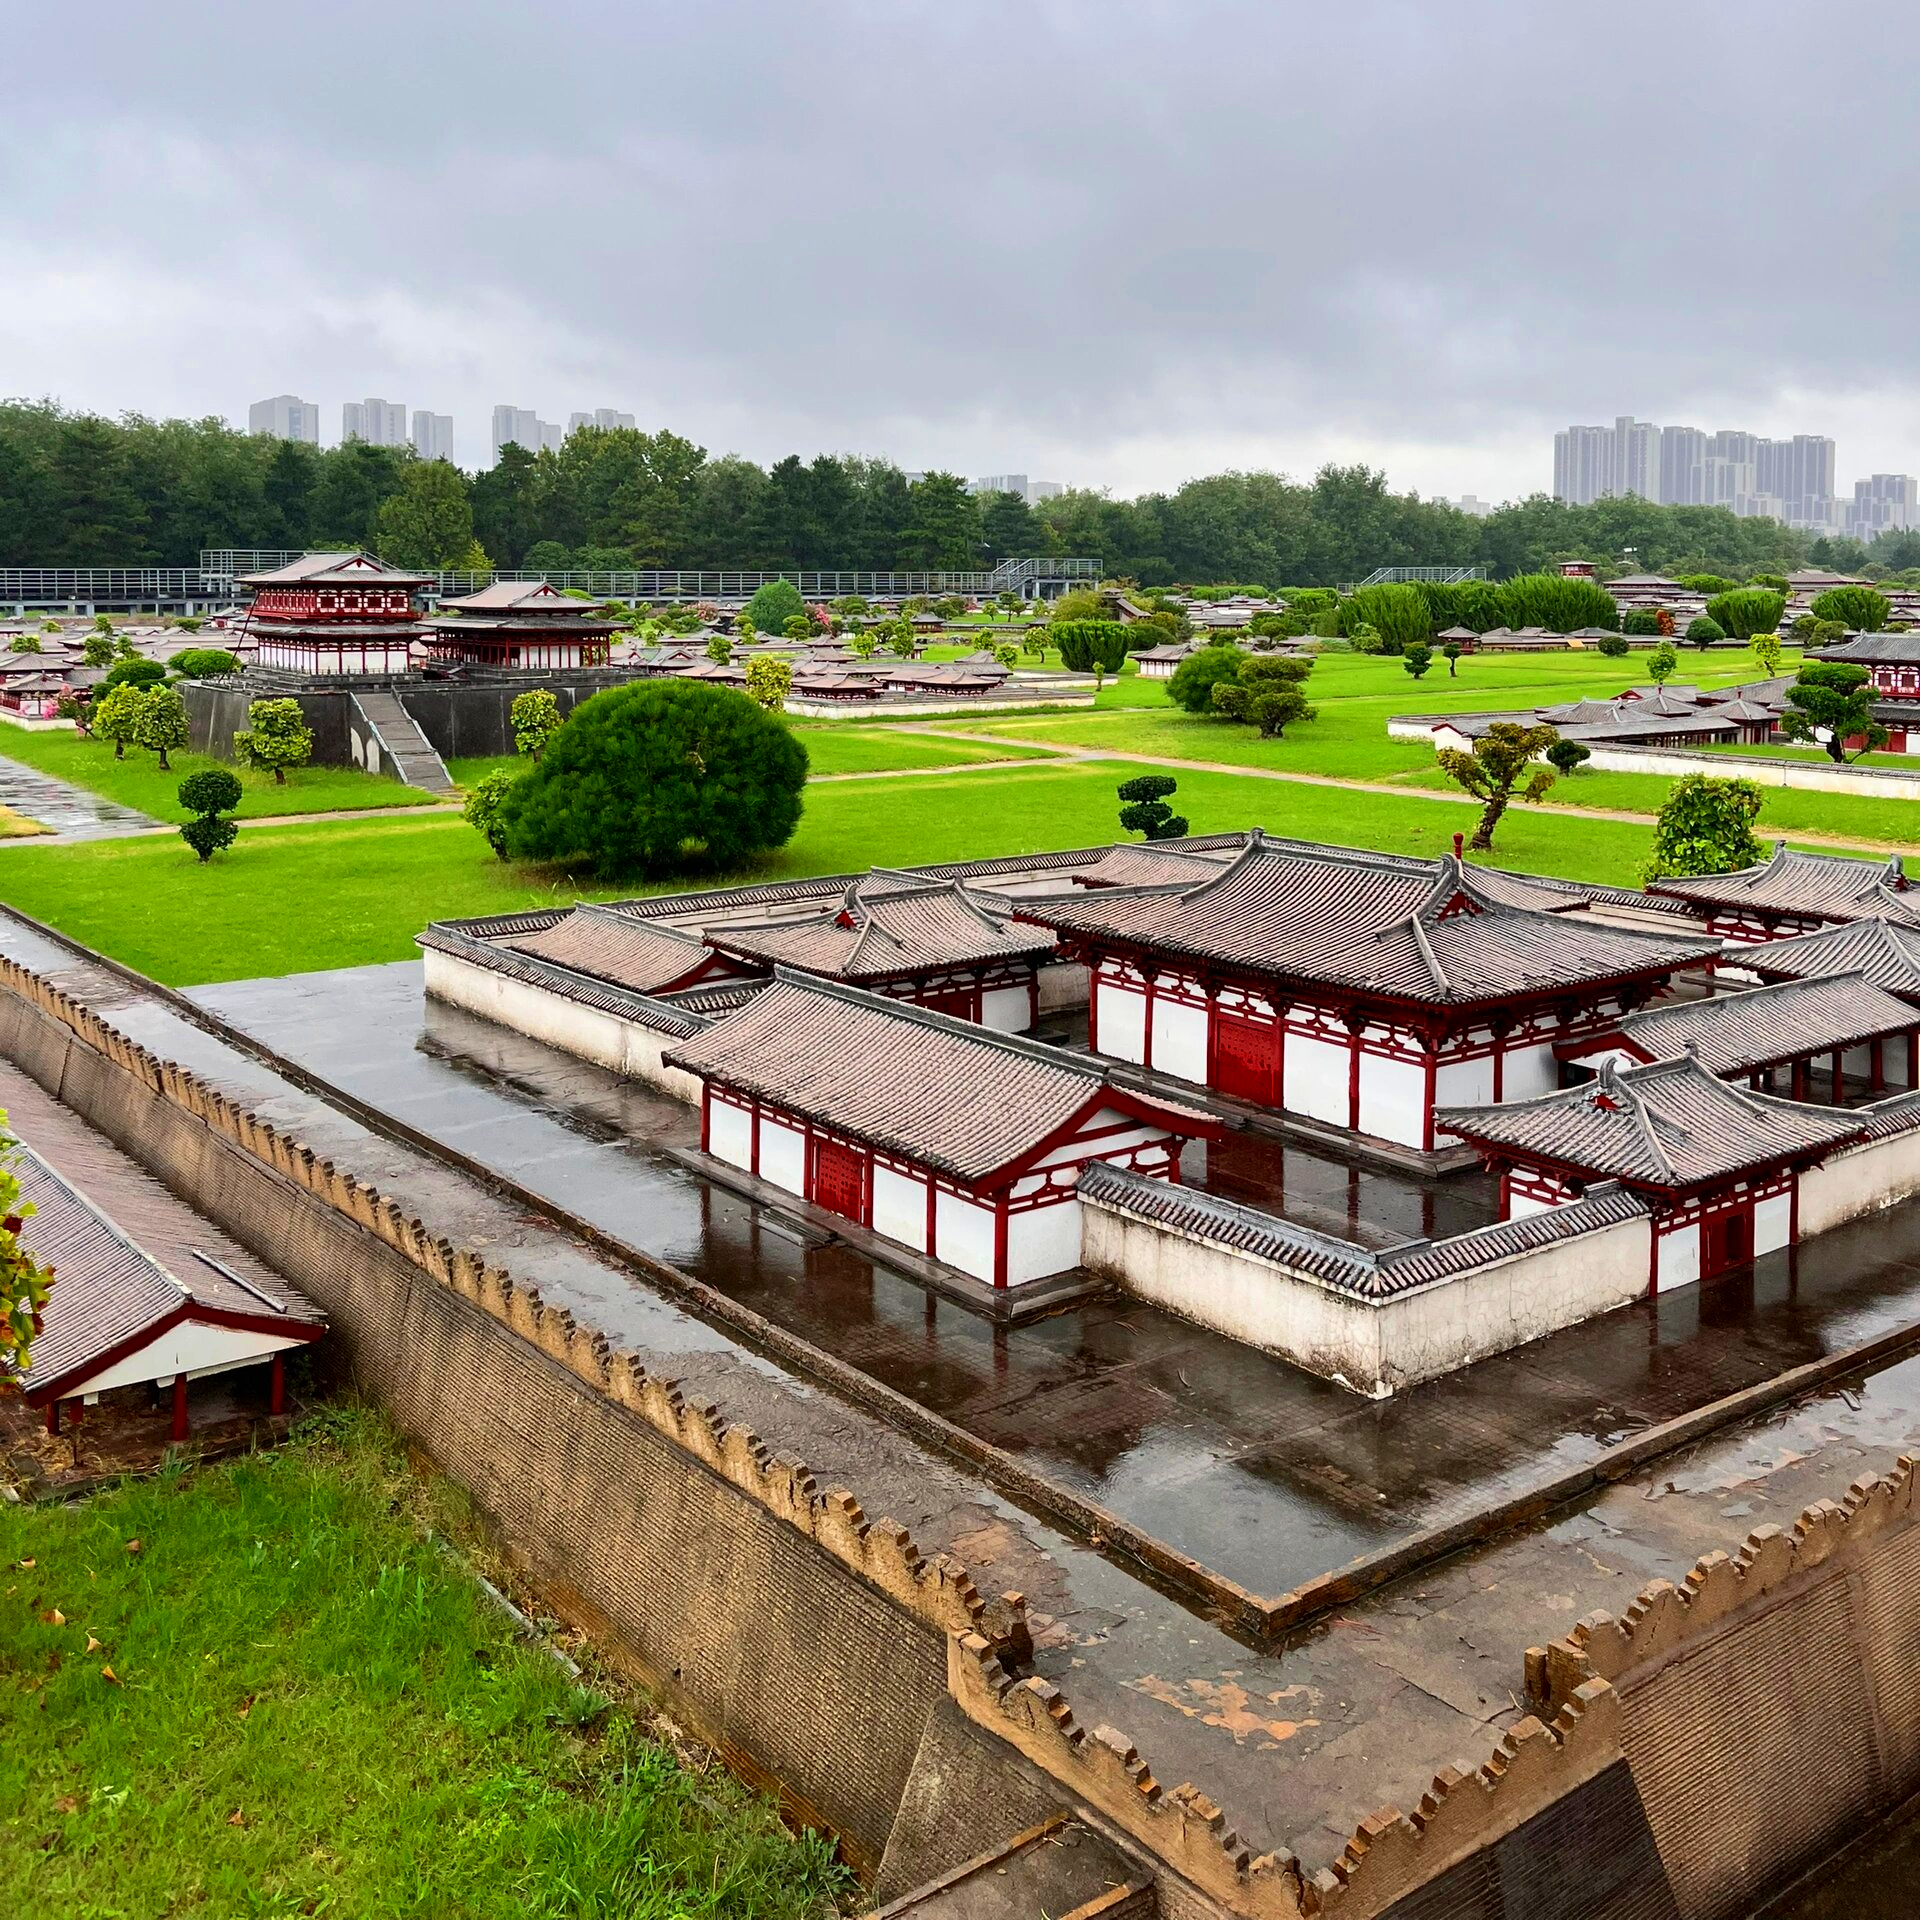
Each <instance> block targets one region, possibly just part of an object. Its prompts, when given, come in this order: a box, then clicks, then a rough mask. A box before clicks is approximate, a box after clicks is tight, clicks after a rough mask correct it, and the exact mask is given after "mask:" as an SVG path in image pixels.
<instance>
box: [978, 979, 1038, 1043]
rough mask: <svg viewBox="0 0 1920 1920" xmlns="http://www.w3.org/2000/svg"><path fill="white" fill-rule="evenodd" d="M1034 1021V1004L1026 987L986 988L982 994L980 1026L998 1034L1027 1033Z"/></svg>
mask: <svg viewBox="0 0 1920 1920" xmlns="http://www.w3.org/2000/svg"><path fill="white" fill-rule="evenodd" d="M1032 1020H1033V1002H1032V1000H1031V999H1030V998H1029V996H1028V994H1027V990H1026V988H1025V987H986V988H983V989H982V990H981V994H980V1024H981V1025H982V1026H983V1027H992V1028H993V1029H994V1031H995V1032H997V1033H1025V1032H1026V1030H1027V1028H1028V1027H1029V1026H1030V1025H1031V1024H1032Z"/></svg>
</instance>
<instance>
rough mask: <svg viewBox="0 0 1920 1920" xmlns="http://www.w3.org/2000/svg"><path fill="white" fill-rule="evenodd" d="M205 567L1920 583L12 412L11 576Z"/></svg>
mask: <svg viewBox="0 0 1920 1920" xmlns="http://www.w3.org/2000/svg"><path fill="white" fill-rule="evenodd" d="M205 547H241V548H309V549H310V548H326V547H366V548H370V549H372V550H375V551H378V552H380V553H382V554H384V555H386V556H387V557H388V558H390V559H393V560H396V561H399V562H401V563H403V564H406V565H413V566H458V565H462V564H467V565H483V564H488V563H491V564H494V565H498V566H513V567H528V566H532V567H544V568H547V569H549V570H559V569H561V568H565V567H569V566H572V567H576V568H616V567H632V566H644V567H653V566H661V567H763V568H782V567H789V568H793V567H798V568H827V567H857V568H893V567H940V568H956V567H975V566H980V565H991V564H992V563H993V562H995V561H997V560H1001V559H1005V558H1008V557H1010V556H1012V557H1018V556H1023V555H1026V554H1049V553H1050V554H1097V555H1099V556H1100V558H1101V560H1102V562H1103V564H1104V566H1105V569H1106V571H1107V573H1108V574H1109V575H1110V576H1113V577H1115V578H1122V579H1130V580H1134V581H1137V582H1139V583H1140V584H1141V585H1142V586H1166V585H1171V584H1173V583H1176V582H1184V583H1190V584H1196V585H1198V584H1208V583H1215V584H1220V583H1226V584H1240V585H1246V586H1257V587H1267V588H1272V587H1287V586H1294V587H1307V586H1335V585H1339V584H1341V583H1343V582H1347V581H1354V580H1360V579H1364V578H1365V577H1366V575H1367V574H1369V573H1370V572H1372V571H1373V569H1374V568H1376V567H1383V566H1436V565H1460V566H1472V565H1475V564H1479V565H1481V566H1484V567H1485V568H1486V569H1487V571H1488V572H1489V573H1490V574H1491V575H1492V576H1493V577H1494V578H1495V579H1500V580H1505V579H1508V578H1510V577H1512V576H1514V575H1516V574H1529V573H1536V572H1540V571H1543V570H1547V569H1550V568H1551V567H1552V566H1553V565H1554V564H1555V563H1556V562H1558V561H1561V560H1571V559H1580V560H1589V561H1592V562H1593V563H1594V564H1595V565H1596V566H1598V567H1600V568H1602V569H1604V570H1606V571H1608V572H1613V573H1617V572H1621V571H1626V570H1637V571H1646V572H1658V573H1665V574H1669V575H1680V574H1714V575H1718V576H1722V577H1723V578H1725V579H1726V580H1727V581H1728V582H1730V583H1741V582H1745V581H1747V580H1749V579H1750V578H1751V577H1752V576H1753V575H1755V574H1784V573H1786V572H1787V571H1789V570H1790V569H1792V568H1794V567H1798V566H1805V565H1808V564H1812V565H1825V566H1834V567H1841V568H1845V569H1848V570H1859V569H1863V568H1864V569H1865V570H1867V571H1869V572H1873V573H1882V572H1885V573H1896V572H1899V571H1902V570H1905V569H1909V568H1914V567H1920V533H1916V534H1890V535H1885V536H1883V537H1882V538H1881V539H1880V540H1878V541H1876V542H1875V543H1874V545H1873V547H1872V548H1871V549H1868V548H1865V547H1862V546H1861V545H1860V544H1859V543H1858V542H1857V541H1851V540H1840V539H1828V538H1818V539H1816V538H1812V537H1810V536H1808V535H1806V534H1804V533H1798V532H1795V531H1793V530H1792V529H1790V528H1787V527H1784V526H1781V525H1780V524H1779V523H1778V522H1776V521H1772V520H1742V519H1736V518H1735V517H1734V515H1733V514H1731V513H1730V512H1728V511H1727V510H1726V509H1725V508H1721V507H1662V506H1655V505H1652V504H1650V503H1649V502H1646V501H1642V500H1637V499H1618V500H1602V501H1598V502H1596V503H1595V504H1594V505H1592V506H1585V507H1574V506H1568V505H1567V504H1566V503H1565V502H1563V501H1557V500H1551V499H1548V498H1547V497H1545V496H1544V495H1538V494H1536V495H1534V496H1533V497H1532V498H1530V499H1526V500H1522V501H1519V502H1517V503H1515V504H1513V505H1511V506H1506V507H1502V508H1500V509H1499V510H1498V511H1497V512H1495V513H1492V514H1489V515H1487V516H1485V517H1483V518H1476V517H1474V516H1472V515H1469V514H1464V513H1461V512H1459V511H1458V510H1457V509H1456V508H1454V507H1451V506H1449V505H1447V504H1445V503H1444V502H1441V501H1437V500H1423V499H1421V498H1420V497H1419V496H1418V495H1417V494H1412V493H1394V492H1391V491H1389V489H1388V487H1387V484H1386V479H1385V476H1384V475H1383V474H1381V473H1379V472H1376V471H1374V470H1372V469H1369V468H1366V467H1361V466H1353V467H1332V466H1330V467H1326V468H1323V469H1322V470H1321V471H1320V472H1319V473H1318V474H1317V475H1316V476H1315V477H1314V478H1313V479H1312V480H1311V481H1308V482H1304V483H1303V482H1297V481H1293V480H1289V479H1285V478H1283V477H1281V476H1280V475H1278V474H1271V473H1221V474H1214V475H1211V476H1209V477H1208V478H1205V479H1200V480H1190V481H1188V482H1187V483H1186V484H1185V485H1183V486H1181V487H1179V488H1178V489H1177V490H1175V491H1174V492H1171V493H1148V494H1142V495H1140V496H1139V497H1138V498H1137V499H1133V500H1116V499H1112V498H1110V497H1108V496H1107V495H1106V494H1103V493H1093V492H1084V491H1075V492H1069V493H1065V494H1063V495H1061V496H1060V497H1059V498H1057V499H1053V500H1047V501H1043V502H1042V503H1041V504H1040V505H1039V506H1038V507H1034V508H1030V507H1028V506H1027V504H1026V503H1025V501H1023V500H1022V499H1021V498H1020V496H1019V495H1017V494H1011V493H993V494H986V495H981V496H974V495H970V494H969V493H968V492H967V491H966V488H965V485H964V483H963V482H962V481H961V480H960V479H959V477H958V476H956V475H953V474H943V473H929V474H927V475H925V476H924V477H923V478H922V479H920V480H918V481H916V482H913V483H909V482H908V480H907V477H906V475H905V474H904V473H902V472H901V471H900V469H899V468H898V467H896V466H894V465H893V464H892V463H891V462H890V461H886V460H874V459H865V458H862V457H859V456H853V455H839V454H819V455H816V456H815V457H814V458H812V459H811V460H803V459H802V458H801V457H800V456H799V455H798V454H790V455H788V456H787V458H786V459H784V460H781V461H778V462H777V463H775V464H774V465H773V466H772V467H770V468H765V467H760V466H757V465H755V464H754V463H753V462H752V461H750V460H742V459H739V458H737V457H735V456H733V455H727V456H724V457H721V458H713V457H710V456H709V455H708V453H707V452H706V450H705V449H704V448H702V447H698V446H695V445H694V444H693V442H692V441H690V440H685V439H682V438H681V437H680V436H679V435H678V434H675V433H670V432H665V431H663V432H659V433H644V432H639V431H636V430H633V429H630V428H616V429H611V430H607V429H600V428H582V429H581V430H580V431H578V432H576V433H573V434H570V435H569V436H568V438H567V440H566V441H565V443H564V444H563V445H562V446H560V447H559V448H557V449H552V448H549V449H543V450H541V451H540V452H538V453H531V452H528V451H526V450H525V449H523V448H520V447H509V448H507V449H506V450H505V451H504V453H503V455H502V457H501V460H500V462H499V464H498V465H497V466H495V467H493V468H491V469H490V470H488V471H486V472H483V473H479V474H472V475H469V474H465V473H462V472H460V471H459V470H458V469H456V468H454V467H451V466H449V465H448V464H447V463H446V462H444V461H421V460H417V459H415V458H414V456H413V454H412V453H411V452H410V451H409V450H407V449H405V448H391V447H371V446H366V445H364V444H361V443H358V442H351V443H349V444H347V445H345V446H341V447H333V448H326V449H321V448H318V447H311V446H306V445H303V444H301V443H298V442H293V441H283V440H273V439H266V438H255V437H253V436H252V435H250V434H246V433H240V432H236V431H235V430H234V429H233V428H231V427H228V426H226V425H225V424H224V423H222V422H221V421H218V420H197V421H188V420H147V419H142V418H140V417H138V416H128V417H127V418H125V419H122V420H118V421H113V420H105V419H101V418H99V417H97V416H94V415H90V414H79V413H70V412H68V411H66V410H65V409H63V408H61V407H59V406H57V405H54V404H52V403H50V402H40V403H33V402H27V401H11V402H4V403H0V565H6V566H20V565H51V566H112V565H130V564H131V565H139V564H148V565H171V566H184V565H190V564H191V563H192V562H193V560H194V559H195V558H196V557H197V555H198V554H199V552H200V551H201V549H202V548H205Z"/></svg>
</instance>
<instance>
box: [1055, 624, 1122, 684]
mask: <svg viewBox="0 0 1920 1920" xmlns="http://www.w3.org/2000/svg"><path fill="white" fill-rule="evenodd" d="M1047 638H1048V639H1049V640H1051V641H1052V642H1053V644H1054V645H1055V646H1056V647H1058V648H1059V649H1060V662H1061V664H1062V665H1063V666H1064V667H1066V668H1067V669H1068V670H1069V671H1070V672H1073V673H1091V672H1092V671H1093V670H1094V669H1095V668H1096V667H1098V668H1100V669H1101V670H1102V671H1103V672H1106V673H1118V672H1119V671H1120V667H1121V663H1122V662H1123V661H1124V660H1125V659H1126V657H1127V630H1126V628H1125V627H1123V626H1122V625H1121V624H1120V622H1119V621H1118V620H1058V619H1056V620H1054V621H1053V622H1051V623H1050V624H1049V626H1048V628H1047Z"/></svg>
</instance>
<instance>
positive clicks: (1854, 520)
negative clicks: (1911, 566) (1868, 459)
mask: <svg viewBox="0 0 1920 1920" xmlns="http://www.w3.org/2000/svg"><path fill="white" fill-rule="evenodd" d="M1913 527H1920V483H1916V482H1915V480H1914V477H1913V475H1912V474H1910V473H1876V474H1873V475H1872V476H1870V477H1869V478H1868V479H1865V480H1856V481H1855V482H1854V483H1853V503H1852V505H1851V506H1849V507H1848V508H1847V531H1848V532H1849V533H1850V534H1852V536H1853V537H1854V538H1855V539H1856V540H1877V539H1878V538H1879V537H1880V535H1881V534H1883V533H1904V532H1906V531H1907V530H1908V529H1910V528H1913Z"/></svg>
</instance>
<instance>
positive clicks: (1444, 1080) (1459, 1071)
mask: <svg viewBox="0 0 1920 1920" xmlns="http://www.w3.org/2000/svg"><path fill="white" fill-rule="evenodd" d="M1433 1086H1434V1093H1433V1097H1434V1102H1435V1104H1436V1105H1438V1106H1442V1107H1490V1106H1491V1105H1492V1104H1493V1062H1492V1061H1491V1060H1442V1061H1441V1062H1440V1065H1439V1069H1438V1071H1437V1072H1436V1073H1435V1074H1434V1077H1433ZM1449 1137H1450V1136H1449Z"/></svg>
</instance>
